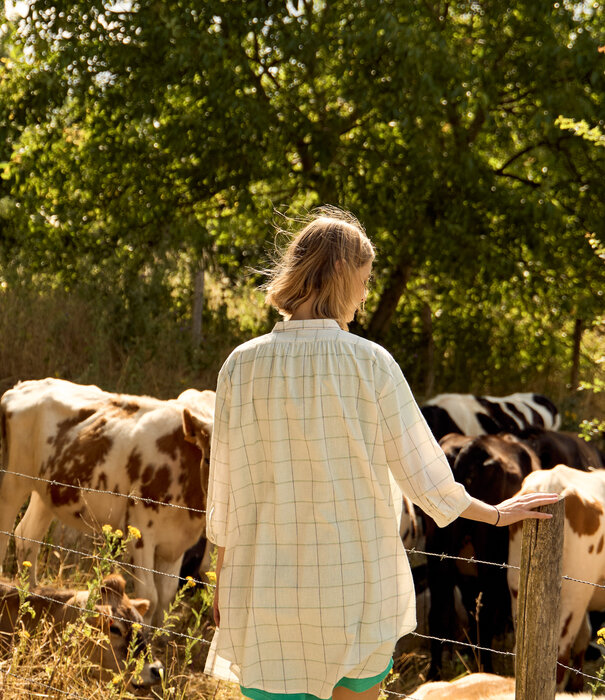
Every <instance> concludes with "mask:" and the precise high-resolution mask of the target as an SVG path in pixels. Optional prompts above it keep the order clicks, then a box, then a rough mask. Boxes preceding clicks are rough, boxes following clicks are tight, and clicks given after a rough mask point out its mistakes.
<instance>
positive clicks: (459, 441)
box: [439, 433, 473, 469]
mask: <svg viewBox="0 0 605 700" xmlns="http://www.w3.org/2000/svg"><path fill="white" fill-rule="evenodd" d="M472 440H473V438H471V437H469V436H468V435H461V434H460V433H448V434H447V435H444V436H443V437H442V438H441V439H440V440H439V445H440V446H441V449H442V450H443V452H444V454H445V456H446V457H447V461H448V462H449V463H450V467H451V468H452V469H453V468H454V463H455V462H456V457H457V456H458V455H459V454H460V450H461V449H462V448H463V447H465V446H466V445H468V443H469V442H472Z"/></svg>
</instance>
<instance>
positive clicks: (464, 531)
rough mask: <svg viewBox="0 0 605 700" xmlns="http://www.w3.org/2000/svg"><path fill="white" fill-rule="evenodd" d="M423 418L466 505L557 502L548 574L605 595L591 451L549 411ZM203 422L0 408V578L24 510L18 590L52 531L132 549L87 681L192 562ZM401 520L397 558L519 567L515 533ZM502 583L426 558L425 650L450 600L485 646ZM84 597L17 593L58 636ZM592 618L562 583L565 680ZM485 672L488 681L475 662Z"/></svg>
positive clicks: (153, 618) (124, 401) (451, 629)
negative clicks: (115, 533) (557, 557)
mask: <svg viewBox="0 0 605 700" xmlns="http://www.w3.org/2000/svg"><path fill="white" fill-rule="evenodd" d="M422 412H423V414H424V417H425V419H426V421H427V423H428V425H429V427H430V429H431V430H432V432H433V434H434V435H435V438H436V439H438V440H439V442H440V444H441V446H442V448H443V450H444V452H445V454H446V456H447V458H448V461H449V463H450V465H451V467H452V470H453V472H454V475H455V477H456V479H457V480H458V481H460V482H461V483H463V484H464V485H465V487H466V489H467V490H468V492H469V493H470V494H471V495H473V496H476V497H477V498H480V499H482V500H484V501H486V502H488V503H492V504H495V503H499V502H500V501H502V500H504V499H506V498H509V497H510V496H512V495H513V494H514V493H516V492H518V491H519V490H520V489H522V488H523V489H527V490H533V491H536V490H538V491H550V492H552V491H555V492H558V493H561V494H562V495H563V496H565V499H566V501H565V502H566V509H565V540H564V552H563V573H564V574H568V575H572V576H575V577H576V578H578V574H579V573H580V574H581V578H582V580H584V581H589V582H592V583H595V584H600V583H603V582H604V581H605V552H603V549H604V545H605V469H604V467H605V459H604V457H603V455H602V454H601V453H600V452H599V451H598V450H597V449H596V448H594V447H593V446H591V444H589V443H586V442H585V441H584V440H582V439H580V438H579V437H578V436H576V435H573V434H570V433H566V432H561V431H559V430H558V428H559V427H560V418H559V414H558V411H557V409H556V407H555V406H554V405H553V404H552V403H551V402H550V401H549V400H548V399H547V398H545V397H543V396H540V395H538V394H529V393H523V394H513V395H511V396H507V397H502V398H496V397H487V396H485V397H479V396H471V395H463V394H441V395H439V396H437V397H435V398H434V399H432V400H430V401H428V402H427V403H426V404H425V405H424V406H423V407H422ZM213 413H214V392H212V391H201V392H200V391H196V390H193V389H189V390H187V391H185V392H183V393H182V394H181V395H180V396H179V397H178V398H176V399H172V400H166V401H161V400H158V399H154V398H150V397H142V396H128V395H124V394H113V393H109V392H105V391H102V390H101V389H99V388H98V387H96V386H80V385H77V384H73V383H71V382H67V381H63V380H60V379H52V378H49V379H44V380H34V381H25V382H20V383H18V384H17V385H16V386H15V387H13V388H12V389H10V390H8V391H7V392H5V393H4V395H3V396H2V398H1V399H0V428H1V438H2V462H1V464H0V504H1V507H0V566H1V565H2V562H3V561H4V559H5V555H6V553H7V548H8V544H9V541H10V537H11V533H12V531H13V526H14V523H15V519H16V517H17V515H18V513H19V510H20V509H21V507H22V506H23V504H24V503H25V502H26V501H27V498H28V497H30V500H29V504H28V506H27V509H26V511H25V514H24V516H23V518H22V519H21V520H20V522H19V524H18V526H17V528H16V530H15V531H14V536H15V550H16V557H17V561H18V562H19V564H21V563H22V562H23V561H24V560H26V559H28V560H30V561H31V562H32V569H31V581H32V584H33V583H35V577H36V569H35V565H36V559H37V554H38V550H39V546H40V545H39V543H40V542H41V541H42V540H43V538H44V536H45V534H46V532H47V530H48V527H49V525H50V524H51V522H52V520H53V519H55V518H57V519H58V520H60V521H61V522H63V523H65V524H67V525H69V526H71V527H73V528H75V529H77V530H79V531H82V532H87V533H90V532H91V531H96V532H98V531H100V530H101V528H102V526H103V525H105V524H108V525H111V527H112V528H114V529H118V528H119V529H122V530H123V531H126V528H127V527H128V526H131V527H132V528H136V529H137V530H138V531H139V532H140V534H141V537H140V538H137V539H132V540H131V541H130V543H129V555H130V558H131V560H132V564H133V567H136V575H134V576H133V587H134V595H135V596H136V598H132V599H131V598H129V597H128V596H127V595H126V593H125V587H124V580H123V579H121V577H117V576H113V577H110V579H109V580H107V581H106V582H104V584H103V587H102V598H101V601H100V602H99V608H100V611H99V620H101V622H99V624H100V625H102V624H103V623H102V618H103V610H105V613H106V615H107V616H108V617H109V618H110V619H111V620H112V623H111V625H110V627H109V628H108V638H109V642H110V646H111V649H110V651H111V653H105V654H103V653H100V652H99V653H100V656H99V658H98V663H99V664H100V666H102V667H105V668H110V669H111V668H113V666H112V664H114V665H115V664H116V663H117V664H118V666H119V664H120V663H122V661H123V660H124V659H125V655H126V651H127V649H128V645H129V643H130V640H131V639H132V634H133V631H132V626H133V624H134V623H135V622H138V621H139V622H140V621H142V620H144V622H145V623H147V624H151V625H156V626H161V624H162V620H163V614H164V611H165V610H166V609H167V607H168V605H169V604H170V602H171V600H172V599H173V597H174V595H175V593H176V590H177V586H178V581H179V575H180V574H181V566H182V562H183V556H184V555H185V554H186V552H188V551H190V550H191V548H194V547H197V548H198V549H199V548H200V547H201V549H202V550H203V549H204V544H205V540H204V530H205V506H206V484H207V480H208V460H209V451H210V438H211V433H212V425H213ZM557 465H566V466H557ZM403 513H404V515H403V518H402V525H401V535H402V539H403V541H404V544H406V546H410V547H411V546H415V545H418V543H419V538H420V537H421V536H422V537H423V538H424V541H423V546H424V547H425V548H426V550H427V552H435V553H439V554H441V553H445V554H450V555H453V556H459V555H461V554H462V555H463V556H465V557H469V555H472V556H473V557H474V558H475V559H476V560H485V561H492V562H496V563H499V564H501V563H505V562H507V561H509V562H510V563H512V564H514V563H518V561H519V559H520V540H521V537H520V528H519V527H511V528H497V529H496V528H493V527H490V526H487V525H483V524H480V523H474V522H471V521H467V520H463V519H459V520H457V521H456V522H454V523H453V524H451V525H449V526H448V527H446V528H442V529H440V528H437V527H436V526H435V523H434V522H433V521H432V520H431V519H430V518H429V517H428V516H425V515H424V514H422V513H421V512H420V511H417V510H416V509H415V508H414V506H413V504H412V503H411V502H409V501H408V500H407V499H404V508H403ZM206 549H207V548H206ZM206 554H207V552H206ZM206 560H207V559H206ZM202 570H205V566H203V567H202ZM508 571H509V573H508V577H507V574H506V571H505V570H503V569H502V568H501V567H497V566H486V565H483V566H476V565H471V566H468V565H467V566H466V567H460V566H458V565H457V564H456V560H454V559H444V558H441V557H437V556H428V557H427V569H426V576H427V586H428V590H429V592H430V601H431V602H430V613H429V618H428V624H429V630H428V631H429V635H430V636H432V637H435V638H441V639H456V638H457V635H458V634H459V629H458V625H459V622H458V616H457V615H456V612H455V611H456V606H455V602H454V600H455V595H456V594H458V591H459V594H460V595H461V597H462V601H463V603H464V607H465V608H466V610H467V611H468V613H469V615H470V614H472V612H473V611H475V608H476V606H477V600H478V599H480V601H481V612H480V615H479V617H478V632H477V634H478V639H480V643H481V645H482V646H485V647H490V646H491V642H492V640H493V638H494V637H495V636H496V635H498V634H500V633H501V632H503V631H504V630H505V629H506V627H507V625H509V624H510V623H511V620H512V619H513V617H512V615H513V612H514V607H515V604H516V596H517V593H518V572H516V571H515V569H509V570H508ZM456 588H457V589H458V591H456ZM83 597H84V593H82V592H80V593H78V592H76V591H71V590H70V591H64V590H62V591H59V590H57V589H54V590H53V589H50V588H49V587H44V588H42V587H39V588H35V589H34V590H33V591H32V593H31V599H32V601H35V605H36V606H39V607H41V608H44V610H45V611H46V613H47V614H48V615H49V616H50V617H51V618H53V619H54V620H56V621H57V623H58V624H62V623H64V622H65V621H68V620H70V619H71V618H72V617H73V612H72V611H73V610H74V609H76V611H77V608H78V607H83V606H85V601H84V600H83ZM17 604H18V596H16V592H15V587H14V585H11V584H9V583H6V584H0V606H1V607H0V633H1V632H10V631H11V630H13V628H14V625H15V620H16V607H15V606H16V605H17ZM107 606H109V607H110V608H111V610H110V609H109V608H108V607H107ZM591 610H605V589H603V588H601V589H599V588H595V587H593V586H588V585H586V584H583V583H578V582H577V581H569V580H565V581H564V582H563V593H562V614H561V625H560V644H559V660H560V661H561V662H563V663H564V664H566V665H573V666H574V667H576V668H579V669H581V667H582V661H583V656H584V652H585V650H586V648H587V646H588V643H589V641H590V627H589V622H588V612H589V611H591ZM117 611H118V612H117ZM36 619H38V618H36ZM116 621H119V622H116ZM471 628H473V626H471ZM142 629H143V630H144V629H145V626H143V628H142ZM139 635H140V638H139V642H138V644H139V647H138V648H140V649H141V650H143V649H145V648H146V645H147V644H148V641H147V639H146V636H145V634H144V632H142V631H141V632H139ZM125 642H127V643H125ZM432 644H433V646H432V649H431V652H432V653H431V668H430V674H431V677H432V678H437V677H439V674H440V670H441V664H442V656H441V654H442V650H443V648H444V647H443V644H442V643H441V642H439V641H435V642H434V643H432ZM131 646H132V644H131ZM110 659H111V661H110ZM116 659H117V661H116ZM484 666H485V669H486V670H488V671H489V670H491V659H490V658H489V657H487V658H485V659H484ZM160 673H161V664H159V662H153V663H151V662H150V663H146V665H145V667H144V671H143V673H142V674H141V679H140V680H139V682H140V683H142V684H144V685H149V684H153V683H155V682H157V681H159V678H160ZM578 678H579V679H581V676H578V675H577V674H572V676H571V677H567V676H565V675H564V674H563V673H560V674H559V676H558V683H559V687H561V688H563V687H564V686H565V684H568V686H569V687H570V688H574V689H575V688H577V687H578V686H579V685H581V681H580V682H578V680H577V679H578ZM427 697H428V696H427ZM431 697H432V696H431ZM440 697H444V696H443V695H442V696H440ZM448 697H449V696H448ZM456 697H457V696H456Z"/></svg>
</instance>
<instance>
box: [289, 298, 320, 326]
mask: <svg viewBox="0 0 605 700" xmlns="http://www.w3.org/2000/svg"><path fill="white" fill-rule="evenodd" d="M314 301H315V294H313V296H311V297H309V298H308V299H307V300H306V301H303V303H302V304H301V305H300V306H299V307H297V309H296V311H295V312H294V313H293V314H292V316H290V320H291V321H310V320H312V319H314V318H317V316H315V315H314V314H313V302H314Z"/></svg>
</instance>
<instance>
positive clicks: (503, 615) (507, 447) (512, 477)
mask: <svg viewBox="0 0 605 700" xmlns="http://www.w3.org/2000/svg"><path fill="white" fill-rule="evenodd" d="M439 444H440V445H441V448H442V449H443V451H444V453H445V455H446V457H447V458H448V461H449V462H450V465H451V466H452V471H453V473H454V476H455V478H456V481H459V482H460V483H462V484H464V486H465V488H466V490H467V491H468V492H469V493H470V494H471V495H472V496H474V497H476V498H479V499H480V500H482V501H485V502H486V503H490V504H496V503H500V502H501V501H503V500H505V499H507V498H510V497H511V496H513V495H514V494H515V493H516V492H517V491H518V490H519V489H520V488H521V484H522V482H523V479H524V478H525V476H527V475H528V474H530V473H531V472H532V471H535V470H537V469H540V462H539V460H538V458H537V456H536V455H535V453H534V452H533V450H531V448H529V447H528V446H527V445H525V444H524V443H523V442H522V441H521V440H519V439H518V438H517V437H515V436H514V435H510V434H506V433H501V434H499V435H480V436H478V437H469V436H463V435H458V434H449V435H447V436H445V437H444V438H442V439H441V440H440V442H439ZM424 521H425V528H426V550H427V551H428V552H433V553H435V554H447V555H451V556H454V557H465V558H469V557H474V558H476V559H478V560H481V561H490V562H494V563H497V564H503V563H505V562H506V561H507V559H508V530H507V528H495V527H492V526H491V525H486V524H485V523H478V522H472V521H470V520H466V519H464V518H458V519H457V520H455V521H454V522H453V523H451V524H450V525H448V526H447V527H444V528H439V527H437V525H436V524H435V522H434V521H433V520H432V519H431V518H430V517H429V516H427V515H424ZM427 584H428V588H429V590H430V599H431V607H430V612H429V617H428V624H429V635H430V636H431V637H434V638H442V639H456V636H457V634H458V630H457V624H458V622H457V620H458V618H457V615H456V613H455V605H454V600H455V598H454V595H455V592H454V587H455V586H458V588H459V589H460V592H461V594H462V602H463V605H464V607H465V608H466V610H467V612H468V617H469V619H471V618H472V616H473V615H474V614H475V613H476V608H477V599H478V598H479V595H480V596H481V598H480V603H481V612H480V614H479V617H478V625H471V629H470V630H469V631H470V633H471V638H474V637H475V633H477V632H478V636H479V642H480V643H481V645H482V646H486V647H490V646H491V642H492V639H493V637H494V636H496V635H498V634H500V633H501V632H503V631H504V630H505V629H506V627H507V625H508V622H509V618H510V614H511V606H510V596H509V594H508V585H507V581H506V572H505V571H504V570H503V569H501V568H499V567H496V566H489V565H485V564H483V565H481V566H477V565H475V564H472V563H465V564H461V563H460V562H457V561H455V560H453V559H448V558H442V557H439V556H428V557H427ZM477 627H478V629H477ZM443 651H444V647H443V645H442V643H441V642H440V641H432V642H431V666H430V668H429V678H437V677H439V676H440V675H441V668H442V652H443ZM482 661H483V665H484V667H485V669H486V670H491V669H492V659H491V655H489V654H488V655H486V656H484V657H482Z"/></svg>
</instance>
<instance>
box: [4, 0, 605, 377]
mask: <svg viewBox="0 0 605 700" xmlns="http://www.w3.org/2000/svg"><path fill="white" fill-rule="evenodd" d="M62 8H63V9H58V8H57V7H56V4H53V3H51V2H50V1H49V0H38V1H37V2H36V3H33V4H32V5H31V8H30V12H29V14H28V16H27V17H26V18H24V19H22V20H21V21H20V22H19V23H18V24H15V23H13V24H12V25H10V28H9V29H5V31H6V32H7V33H6V34H5V41H6V42H7V44H8V45H10V46H11V47H12V48H11V50H12V51H13V52H15V53H14V55H15V58H14V59H13V60H12V62H11V64H10V69H8V70H5V72H4V74H3V77H2V82H1V84H0V95H1V96H2V100H1V104H2V107H1V108H2V109H4V111H5V113H4V116H5V117H6V118H7V119H8V118H9V117H10V120H9V121H10V122H11V125H12V126H11V128H12V129H13V132H14V134H15V136H14V137H13V141H12V144H11V145H12V153H11V156H10V158H7V160H8V165H7V167H6V168H5V173H4V176H5V178H6V183H8V184H7V186H8V187H9V188H10V196H11V199H12V201H13V202H14V203H15V206H16V205H17V204H18V205H19V207H20V212H21V215H20V216H19V217H18V222H17V224H16V229H17V232H16V233H15V235H14V236H13V237H12V238H10V239H8V240H5V241H4V246H3V256H4V264H5V267H6V266H10V264H11V263H12V264H13V266H14V265H15V264H16V263H17V262H18V263H19V265H25V266H26V267H27V269H48V270H50V271H52V273H53V274H54V275H60V278H61V280H62V283H64V284H66V285H69V284H73V283H74V280H76V279H79V278H82V276H83V275H86V276H87V278H91V279H99V280H100V279H101V278H104V279H106V280H109V281H108V282H107V285H108V293H111V294H114V293H115V291H116V290H120V293H121V298H122V299H126V300H130V302H132V309H133V313H134V311H135V310H136V312H137V313H140V312H141V309H143V308H148V307H149V305H150V303H151V302H150V298H151V299H152V298H153V295H154V294H156V293H155V292H153V291H152V290H153V289H156V290H157V289H160V290H163V291H162V293H161V294H160V296H161V299H162V300H163V302H162V303H166V304H170V303H171V302H170V293H171V290H170V284H171V282H170V280H171V278H172V277H173V273H174V266H173V263H174V261H175V260H176V259H178V258H179V256H180V255H185V256H188V257H189V258H191V259H192V260H193V259H195V257H196V256H199V255H200V254H201V251H206V255H207V259H208V264H209V265H210V266H214V268H215V269H217V270H218V269H220V271H221V274H226V275H227V276H230V277H232V278H233V277H234V276H237V275H241V269H242V264H244V265H247V264H248V263H251V264H252V265H253V266H254V265H256V264H259V263H261V262H262V259H263V257H264V256H265V255H266V249H267V245H268V238H269V237H270V236H271V235H272V227H271V219H272V211H273V209H274V208H277V209H279V210H280V211H283V212H285V213H292V212H294V213H296V212H298V211H300V210H301V209H303V210H304V209H305V208H308V207H311V206H313V205H315V204H321V203H326V202H327V203H337V204H341V205H343V206H345V207H347V208H351V209H352V210H354V211H355V213H357V214H358V215H359V217H360V218H361V220H362V221H364V222H366V223H367V226H368V230H369V232H370V234H371V236H372V237H373V239H374V240H375V241H376V244H377V247H378V250H379V258H378V264H377V267H378V274H377V286H376V290H375V294H374V302H373V303H370V304H369V307H368V315H367V317H366V319H365V321H364V322H363V323H362V324H361V325H360V326H359V327H358V328H357V330H358V332H362V333H365V334H368V335H370V336H371V337H374V338H377V339H379V340H381V341H382V342H385V343H387V344H388V346H389V347H390V348H391V349H392V350H393V351H394V352H395V353H396V355H397V357H398V359H399V360H400V361H401V362H402V364H403V365H404V368H405V369H406V370H408V372H411V373H412V375H413V376H414V379H415V382H416V383H417V384H418V385H419V386H422V385H424V388H425V389H426V390H428V389H429V388H430V387H431V386H449V387H452V386H462V385H465V386H471V385H477V386H478V385H481V386H483V387H486V386H487V385H488V384H489V382H490V381H492V383H493V380H490V377H492V376H493V375H494V374H495V373H497V374H499V376H500V379H499V380H498V381H501V382H503V383H505V382H506V381H508V380H512V379H513V378H517V379H518V380H521V381H528V382H529V381H531V377H535V375H536V372H540V371H547V369H548V366H549V362H550V361H551V360H552V359H553V358H556V357H559V356H560V353H561V344H560V342H559V340H558V339H557V337H556V336H557V334H558V333H560V332H561V331H562V329H563V328H565V327H566V324H567V323H568V320H569V319H570V318H572V319H575V318H581V319H583V322H585V323H587V324H590V322H591V319H592V318H594V317H595V315H596V314H597V313H598V309H599V306H600V304H601V303H602V302H601V298H600V297H599V293H600V291H602V288H603V281H604V280H603V268H602V265H601V261H600V259H599V258H598V257H597V256H596V255H595V254H594V251H593V249H592V248H591V247H590V245H589V243H588V239H587V237H586V236H587V234H588V233H590V235H591V236H594V235H597V236H600V235H601V231H602V227H603V220H604V218H603V213H604V212H603V206H604V205H603V201H604V198H603V194H604V192H603V188H604V187H605V185H604V183H605V178H604V177H603V174H604V172H603V171H604V160H603V157H602V154H601V153H600V152H599V153H595V149H591V148H590V147H589V146H590V144H586V143H585V142H583V141H582V140H580V139H577V138H574V137H573V135H572V134H570V133H568V132H565V131H562V130H561V129H559V128H558V126H557V124H556V119H557V117H558V116H559V115H560V114H563V115H565V116H567V117H570V118H574V119H576V120H580V119H585V120H587V121H588V122H589V123H593V124H597V125H598V124H599V119H600V118H601V115H602V106H603V94H604V87H605V80H604V77H603V69H602V61H603V55H600V54H599V53H598V45H597V38H598V36H599V34H600V32H601V31H602V28H603V19H604V12H605V11H604V10H603V8H602V7H600V5H598V4H595V5H594V6H593V5H589V4H587V3H583V2H575V3H573V2H572V3H567V4H563V3H554V4H551V5H548V4H545V3H533V2H529V1H528V0H526V1H523V2H522V1H517V2H513V3H509V4H507V5H503V4H502V3H500V2H496V1H495V0H484V1H483V2H437V1H432V0H431V1H427V0H407V1H406V2H401V1H396V0H363V1H359V0H355V1H353V0H335V1H334V2H324V1H323V0H298V1H296V2H295V1H293V0H292V1H290V2H277V1H276V0H263V1H261V0H250V1H249V2H246V3H238V2H220V1H219V0H206V1H205V2H203V3H201V2H200V3H194V6H193V7H192V6H191V3H189V4H184V3H182V2H179V1H177V0H171V1H168V2H162V3H159V2H152V1H151V0H149V1H148V2H142V3H139V4H133V5H128V4H126V3H119V4H114V5H112V4H110V3H108V2H101V1H100V0H94V1H93V2H86V3H84V2H71V3H68V4H64V5H62ZM150 271H153V273H154V274H151V273H150ZM142 272H143V273H145V274H144V275H143V276H142ZM141 280H142V281H141ZM141 285H143V286H141ZM141 289H143V290H144V291H143V292H141V293H140V294H139V298H138V302H136V303H135V301H133V299H132V297H133V290H141ZM158 303H160V302H159V301H158ZM419 319H420V320H419ZM511 333H512V338H513V346H512V347H511V338H510V337H509V336H510V334H511ZM426 348H433V351H432V352H426V351H425V349H426ZM431 357H433V358H440V359H439V367H435V366H433V365H432V364H431V363H432V362H435V361H436V359H433V360H431V359H430V358H431ZM510 365H512V366H513V369H508V367H509V366H510ZM519 365H520V366H521V367H522V368H523V372H521V373H519Z"/></svg>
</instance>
